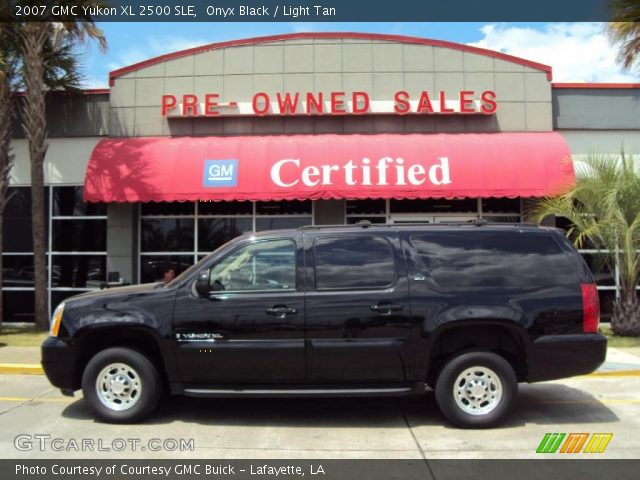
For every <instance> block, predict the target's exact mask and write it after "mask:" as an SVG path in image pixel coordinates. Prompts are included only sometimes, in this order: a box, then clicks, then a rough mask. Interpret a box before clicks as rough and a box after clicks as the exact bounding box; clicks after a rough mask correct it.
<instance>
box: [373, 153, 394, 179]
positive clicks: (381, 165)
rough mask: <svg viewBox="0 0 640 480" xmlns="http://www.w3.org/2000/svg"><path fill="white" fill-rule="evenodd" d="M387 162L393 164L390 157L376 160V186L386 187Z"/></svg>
mask: <svg viewBox="0 0 640 480" xmlns="http://www.w3.org/2000/svg"><path fill="white" fill-rule="evenodd" d="M387 162H393V159H392V158H390V157H382V158H381V159H380V160H378V166H377V167H376V168H377V169H378V185H388V183H387V167H388V165H387Z"/></svg>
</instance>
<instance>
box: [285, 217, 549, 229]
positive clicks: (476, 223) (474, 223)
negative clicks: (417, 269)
mask: <svg viewBox="0 0 640 480" xmlns="http://www.w3.org/2000/svg"><path fill="white" fill-rule="evenodd" d="M405 227H408V228H416V227H419V228H438V227H439V228H449V227H451V228H462V227H491V228H499V229H509V230H512V229H514V228H526V229H532V230H552V228H549V227H540V226H538V225H532V224H530V223H504V222H488V221H487V220H484V219H478V220H470V221H464V222H463V221H460V222H446V223H419V222H417V223H409V222H407V223H371V222H370V221H368V220H361V221H360V222H358V223H356V224H351V225H306V226H304V227H299V228H298V230H302V231H305V230H334V229H341V230H343V229H346V230H362V229H368V228H374V229H378V228H380V229H382V228H399V229H402V228H405ZM553 230H555V229H553Z"/></svg>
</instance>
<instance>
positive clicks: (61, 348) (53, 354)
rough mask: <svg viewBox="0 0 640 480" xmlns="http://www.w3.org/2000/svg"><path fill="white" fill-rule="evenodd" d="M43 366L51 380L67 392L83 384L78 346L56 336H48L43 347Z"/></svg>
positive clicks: (52, 383) (55, 385)
mask: <svg viewBox="0 0 640 480" xmlns="http://www.w3.org/2000/svg"><path fill="white" fill-rule="evenodd" d="M40 350H41V352H42V362H41V363H42V368H43V369H44V373H45V374H46V376H47V378H48V379H49V382H51V385H53V386H54V387H57V388H59V389H61V390H65V391H66V392H70V391H71V392H72V391H75V390H78V389H79V388H80V386H81V373H82V372H81V370H80V368H81V365H80V362H79V355H78V351H77V349H76V348H74V347H73V346H72V345H70V344H69V343H68V342H65V341H64V340H61V339H59V338H56V337H48V338H47V339H46V340H45V341H44V343H43V344H42V347H41V349H40Z"/></svg>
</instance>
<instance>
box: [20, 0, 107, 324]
mask: <svg viewBox="0 0 640 480" xmlns="http://www.w3.org/2000/svg"><path fill="white" fill-rule="evenodd" d="M41 3H43V4H44V3H54V2H52V1H47V2H41ZM58 3H59V2H58ZM73 4H74V5H76V6H77V8H76V10H75V11H77V12H80V16H77V17H73V16H69V17H65V18H60V17H58V18H55V19H54V18H52V19H51V20H52V21H49V22H46V21H45V22H30V23H28V22H25V23H22V24H20V28H19V39H20V47H21V48H20V52H21V60H22V67H23V72H22V77H23V81H24V86H25V95H24V101H23V103H22V118H23V123H22V126H23V129H24V132H25V136H26V138H27V140H28V143H29V157H30V160H31V213H32V230H33V232H32V234H33V254H34V259H33V267H34V274H35V275H34V276H35V305H34V307H35V318H36V326H37V327H38V328H41V329H46V328H47V327H48V325H49V312H48V308H47V273H46V272H47V271H46V254H47V242H46V225H45V197H44V196H45V190H44V158H45V154H46V152H47V146H48V145H47V125H46V109H45V94H46V90H45V87H46V84H45V81H46V76H45V73H46V68H45V65H46V63H47V57H48V56H49V55H52V56H53V57H54V58H55V57H56V56H57V55H58V54H59V53H60V52H64V51H66V52H67V53H68V51H69V49H70V48H73V46H75V45H77V44H78V43H87V42H88V41H90V40H96V41H97V42H98V44H99V45H100V48H101V49H103V50H104V49H106V39H105V37H104V35H103V33H102V31H101V30H100V29H99V28H97V27H96V25H95V22H94V20H93V18H92V17H91V16H90V15H88V14H85V13H84V12H85V10H84V8H83V7H84V6H95V5H100V6H104V2H97V1H92V0H75V1H74V2H73ZM54 20H55V21H54Z"/></svg>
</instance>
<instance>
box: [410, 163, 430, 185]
mask: <svg viewBox="0 0 640 480" xmlns="http://www.w3.org/2000/svg"><path fill="white" fill-rule="evenodd" d="M425 173H426V172H425V171H424V167H423V166H422V165H419V164H415V165H411V166H410V167H409V169H408V170H407V180H409V183H410V184H411V185H422V184H423V183H424V181H425V178H424V174H425ZM418 176H421V177H422V178H418Z"/></svg>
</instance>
